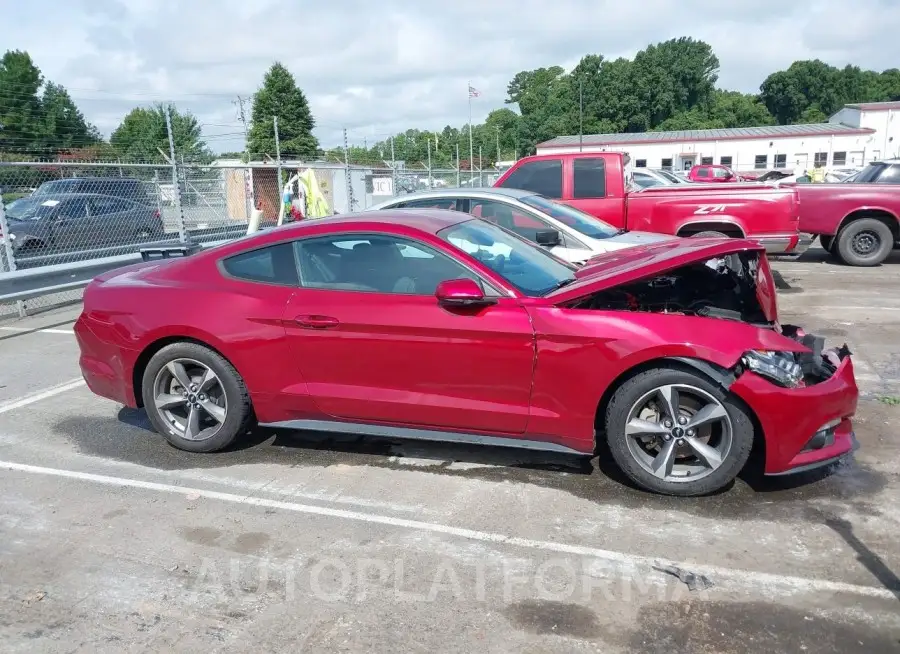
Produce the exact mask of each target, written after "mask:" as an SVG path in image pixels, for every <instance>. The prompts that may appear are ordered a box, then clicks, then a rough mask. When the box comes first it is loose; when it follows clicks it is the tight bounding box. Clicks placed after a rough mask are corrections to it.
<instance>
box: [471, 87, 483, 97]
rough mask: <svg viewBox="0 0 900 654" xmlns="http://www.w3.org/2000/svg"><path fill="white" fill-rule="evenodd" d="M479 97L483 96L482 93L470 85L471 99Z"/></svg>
mask: <svg viewBox="0 0 900 654" xmlns="http://www.w3.org/2000/svg"><path fill="white" fill-rule="evenodd" d="M479 95H481V92H480V91H479V90H478V89H476V88H475V87H474V86H472V85H471V84H469V97H470V98H477V97H478V96H479Z"/></svg>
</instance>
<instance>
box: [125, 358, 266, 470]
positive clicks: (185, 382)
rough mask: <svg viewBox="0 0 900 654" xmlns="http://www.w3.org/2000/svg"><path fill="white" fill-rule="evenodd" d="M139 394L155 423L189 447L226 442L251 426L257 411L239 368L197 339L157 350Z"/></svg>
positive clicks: (206, 448)
mask: <svg viewBox="0 0 900 654" xmlns="http://www.w3.org/2000/svg"><path fill="white" fill-rule="evenodd" d="M141 395H142V397H143V401H144V408H145V409H146V411H147V415H148V417H149V418H150V422H151V423H153V426H154V428H155V429H156V430H157V431H158V432H159V433H160V434H162V435H163V436H165V437H166V439H167V440H168V441H169V443H171V444H172V445H174V446H175V447H177V448H179V449H182V450H187V451H189V452H215V451H217V450H221V449H223V448H226V447H228V446H229V445H230V444H231V443H232V442H233V441H234V439H235V438H237V437H238V436H239V435H241V434H243V433H244V432H246V431H247V429H248V428H249V426H250V422H251V419H252V414H253V411H252V408H251V405H250V395H249V393H248V392H247V388H246V386H245V385H244V381H243V380H242V379H241V376H240V375H239V374H238V372H237V371H236V370H235V369H234V367H233V366H232V365H231V364H230V363H229V362H228V361H227V360H226V359H225V358H223V357H222V356H220V355H219V354H217V353H216V352H214V351H212V350H210V349H209V348H206V347H204V346H202V345H200V344H198V343H173V344H172V345H167V346H166V347H164V348H162V349H161V350H160V351H159V352H157V353H156V354H155V355H153V357H152V358H151V359H150V362H149V363H148V364H147V368H146V370H145V371H144V375H143V381H142V387H141Z"/></svg>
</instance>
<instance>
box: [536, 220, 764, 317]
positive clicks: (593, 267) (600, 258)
mask: <svg viewBox="0 0 900 654" xmlns="http://www.w3.org/2000/svg"><path fill="white" fill-rule="evenodd" d="M738 252H756V253H757V255H758V256H759V266H758V269H757V272H756V280H755V284H756V295H757V298H758V300H759V304H760V308H761V309H762V311H763V313H764V314H765V316H766V319H767V320H769V321H772V322H775V321H777V320H778V306H777V299H776V291H775V280H774V279H773V277H772V270H771V268H770V267H769V262H768V259H766V255H765V248H764V247H763V246H762V245H760V244H759V243H758V242H757V241H752V240H748V239H735V238H673V239H666V240H661V241H658V242H656V243H650V244H647V245H636V246H634V247H629V248H626V249H621V250H616V251H613V252H605V253H603V254H598V255H597V256H595V257H592V258H591V259H590V260H589V261H588V262H587V263H586V264H585V265H584V266H582V267H581V268H579V269H578V270H577V271H575V281H574V282H573V283H571V284H568V285H566V286H564V287H562V288H560V289H559V290H556V291H553V292H552V293H549V294H548V295H547V296H546V297H547V298H548V299H550V300H551V301H552V302H554V304H564V303H567V302H571V301H574V300H578V299H579V298H583V297H587V296H588V295H590V294H592V293H596V292H598V291H602V290H606V289H608V288H612V287H615V286H620V285H624V284H629V283H631V282H634V281H637V280H639V279H644V278H647V277H653V276H656V275H661V274H663V273H666V272H668V271H670V270H673V269H675V268H679V267H681V266H685V265H689V264H692V263H700V262H704V261H708V260H709V259H715V258H720V257H725V256H727V255H729V254H736V253H738Z"/></svg>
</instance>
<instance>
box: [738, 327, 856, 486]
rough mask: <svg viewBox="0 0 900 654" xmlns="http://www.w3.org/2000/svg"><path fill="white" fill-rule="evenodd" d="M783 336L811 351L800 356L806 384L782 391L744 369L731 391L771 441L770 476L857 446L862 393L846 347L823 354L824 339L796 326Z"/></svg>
mask: <svg viewBox="0 0 900 654" xmlns="http://www.w3.org/2000/svg"><path fill="white" fill-rule="evenodd" d="M782 333H783V334H784V335H785V336H788V337H790V338H792V339H794V340H796V341H799V342H800V343H802V344H803V345H805V346H806V347H807V348H809V351H808V352H804V353H800V354H798V355H797V363H798V364H800V366H801V367H802V369H803V381H802V382H801V384H800V385H798V386H795V387H790V388H789V387H783V386H779V385H777V384H774V383H772V381H771V380H769V379H766V378H765V377H763V376H761V375H759V374H757V373H755V372H752V371H750V370H746V371H743V372H742V374H740V375H739V376H738V377H737V379H736V380H735V381H734V383H733V384H732V385H731V390H732V391H733V392H734V393H735V394H737V395H738V396H739V397H741V399H743V400H744V401H745V402H747V404H748V405H749V406H750V407H752V408H753V409H754V410H755V412H756V415H757V417H758V419H759V422H760V426H761V427H762V430H763V434H764V436H765V442H766V463H765V473H766V474H767V475H783V474H790V473H795V472H801V471H805V470H809V469H811V468H815V467H819V466H823V465H827V464H829V463H832V462H833V461H835V460H837V459H840V458H841V457H842V456H844V455H845V454H847V453H848V452H851V451H853V450H854V449H856V447H858V444H857V441H856V437H855V435H854V433H853V425H852V423H851V417H852V416H853V415H854V414H855V413H856V405H857V401H858V397H859V390H858V388H857V386H856V379H855V376H854V373H853V361H852V360H851V357H850V351H849V349H848V348H847V346H846V345H844V346H843V347H840V348H832V349H829V350H824V348H823V343H824V339H822V338H820V337H816V336H812V335H808V334H804V333H803V332H802V330H799V329H797V328H795V327H791V326H786V327H785V328H784V329H783V330H782Z"/></svg>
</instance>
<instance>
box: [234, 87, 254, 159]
mask: <svg viewBox="0 0 900 654" xmlns="http://www.w3.org/2000/svg"><path fill="white" fill-rule="evenodd" d="M247 101H248V100H247V99H246V98H242V97H241V96H238V97H237V100H233V101H232V104H234V105H235V106H236V107H237V108H238V118H240V121H241V124H242V125H243V126H244V155H245V156H246V157H247V161H250V133H249V131H248V130H247V114H246V113H245V112H244V103H245V102H247Z"/></svg>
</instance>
